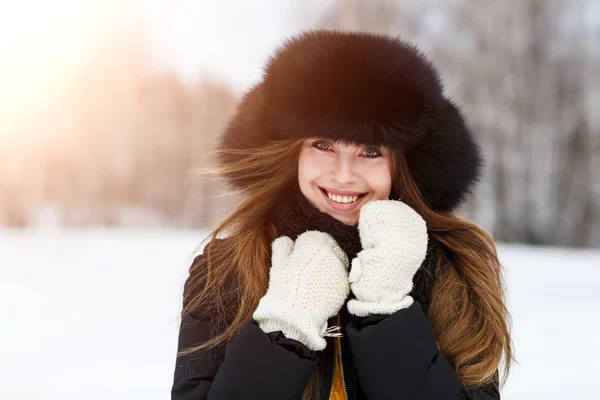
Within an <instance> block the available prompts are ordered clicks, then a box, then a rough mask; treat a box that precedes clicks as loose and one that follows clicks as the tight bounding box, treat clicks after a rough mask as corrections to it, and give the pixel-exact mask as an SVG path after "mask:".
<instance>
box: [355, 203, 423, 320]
mask: <svg viewBox="0 0 600 400" xmlns="http://www.w3.org/2000/svg"><path fill="white" fill-rule="evenodd" d="M358 230H359V234H360V240H361V243H362V247H363V250H362V251H361V252H360V253H358V254H357V256H356V258H355V259H354V260H352V268H351V270H350V276H349V281H350V286H351V288H352V292H353V293H354V296H355V297H356V299H352V300H350V301H349V302H348V311H349V312H350V313H351V314H354V315H356V316H360V317H365V316H368V315H372V314H382V315H391V314H393V313H394V312H396V311H398V310H400V309H402V308H408V307H410V306H411V305H412V303H413V298H412V297H411V296H409V295H408V294H409V293H410V291H411V290H412V286H413V277H414V275H415V273H416V272H417V270H418V269H419V267H420V266H421V263H422V262H423V260H424V259H425V256H426V253H427V240H428V236H427V227H426V225H425V221H424V220H423V218H422V217H421V216H420V215H419V214H417V212H416V211H414V210H413V209H412V208H410V207H409V206H408V205H406V204H405V203H403V202H401V201H396V200H376V201H370V202H368V203H367V204H365V205H364V206H363V207H362V209H361V211H360V216H359V219H358Z"/></svg>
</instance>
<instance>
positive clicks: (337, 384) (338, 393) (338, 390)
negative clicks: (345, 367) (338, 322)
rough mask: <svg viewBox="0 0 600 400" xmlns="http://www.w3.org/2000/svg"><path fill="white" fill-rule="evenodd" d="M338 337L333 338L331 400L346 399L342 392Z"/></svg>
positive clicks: (342, 383)
mask: <svg viewBox="0 0 600 400" xmlns="http://www.w3.org/2000/svg"><path fill="white" fill-rule="evenodd" d="M339 352H340V339H336V340H335V364H334V367H333V382H332V389H331V400H347V399H346V394H345V393H344V382H343V377H342V370H341V367H340V356H339Z"/></svg>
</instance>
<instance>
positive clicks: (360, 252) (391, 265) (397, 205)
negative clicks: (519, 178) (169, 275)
mask: <svg viewBox="0 0 600 400" xmlns="http://www.w3.org/2000/svg"><path fill="white" fill-rule="evenodd" d="M220 154H221V161H222V167H221V169H220V172H221V174H222V175H223V176H224V177H225V178H226V179H227V180H228V181H229V182H230V183H231V184H232V185H233V186H234V187H236V188H238V189H239V190H240V191H241V192H242V193H243V194H244V195H245V197H244V200H243V201H242V202H241V203H240V204H239V206H238V207H237V208H236V209H235V210H234V211H233V213H231V214H230V215H229V216H228V217H227V218H225V220H224V221H223V222H222V223H221V224H220V225H219V226H218V228H217V229H216V230H215V231H214V232H213V234H212V236H211V241H210V242H209V243H208V245H207V246H206V248H205V251H204V254H203V255H201V256H198V257H197V258H196V259H195V260H194V262H193V264H192V266H191V268H190V276H189V278H188V280H187V281H186V285H185V288H184V309H183V313H182V324H181V331H180V337H179V351H180V355H179V357H178V359H177V365H176V370H175V382H174V385H173V389H172V399H177V400H183V399H186V400H201V399H277V400H281V399H301V398H302V399H370V400H378V399H398V398H402V399H461V398H462V399H498V398H500V395H499V389H498V386H499V374H498V367H499V364H500V362H501V357H502V356H503V354H504V356H505V358H504V362H505V369H504V371H505V376H506V374H507V373H508V369H509V368H508V367H509V363H510V360H511V356H512V353H511V343H510V335H509V331H508V323H507V320H508V313H507V310H506V308H505V305H504V302H503V289H502V281H501V267H500V264H499V262H498V258H497V254H496V249H495V246H494V243H493V241H492V239H491V238H490V236H489V235H487V234H486V233H485V232H484V231H483V230H482V229H480V228H478V227H477V226H476V225H475V224H473V223H471V222H469V221H466V220H464V219H461V218H459V217H458V216H456V215H454V214H453V213H452V211H453V210H456V209H457V208H458V206H459V205H460V204H461V203H462V201H463V200H464V199H465V197H466V196H467V194H468V193H469V192H470V190H471V189H472V187H473V185H474V183H475V182H476V180H477V179H478V175H479V171H480V166H481V157H480V152H479V149H478V147H477V145H476V144H475V142H474V138H473V137H472V134H471V132H470V131H469V129H468V128H467V126H466V124H465V122H464V120H463V117H462V116H461V114H460V112H459V110H458V109H457V107H456V106H455V105H454V104H453V103H451V102H450V101H449V100H448V99H447V98H446V97H445V96H444V94H443V90H442V86H441V84H440V79H439V76H438V73H437V72H436V70H435V68H434V66H433V65H432V63H431V62H430V61H428V60H427V59H426V58H425V56H423V55H422V54H421V53H420V52H419V51H418V50H417V49H416V48H415V47H413V46H412V45H410V44H407V43H406V42H403V41H400V40H398V39H394V38H389V37H385V36H379V35H371V34H365V33H342V32H332V31H315V32H307V33H304V34H301V35H299V36H297V37H295V38H292V39H290V40H288V41H287V42H286V43H285V44H284V45H283V46H282V47H281V48H280V49H278V51H277V52H276V54H275V55H274V56H273V57H272V58H271V59H270V60H269V62H268V64H267V66H266V68H265V74H264V77H263V80H262V81H261V82H260V83H259V84H258V85H256V86H255V87H253V88H252V89H251V90H250V91H249V92H248V93H247V94H246V95H245V97H244V99H243V101H242V102H241V104H240V106H239V109H238V112H237V114H236V115H235V117H234V118H233V119H232V121H231V122H230V124H229V126H228V127H227V130H226V132H225V134H224V137H223V140H222V142H221V146H220ZM218 236H219V238H217V237H218ZM223 236H225V238H221V237H223Z"/></svg>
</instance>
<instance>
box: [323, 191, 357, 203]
mask: <svg viewBox="0 0 600 400" xmlns="http://www.w3.org/2000/svg"><path fill="white" fill-rule="evenodd" d="M327 197H329V198H330V199H331V200H333V201H335V202H336V203H354V202H355V201H356V200H358V196H340V195H337V194H332V193H329V192H327Z"/></svg>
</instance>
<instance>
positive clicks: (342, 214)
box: [298, 138, 392, 225]
mask: <svg viewBox="0 0 600 400" xmlns="http://www.w3.org/2000/svg"><path fill="white" fill-rule="evenodd" d="M298 182H299V184H300V190H301V191H302V193H303V194H304V196H306V198H307V199H308V201H309V202H310V203H311V204H312V205H313V206H315V207H316V208H318V209H319V210H321V211H322V212H324V213H327V214H329V215H330V216H332V217H333V218H335V219H337V220H339V221H341V222H343V223H345V224H346V225H356V223H357V222H358V216H359V212H360V208H361V206H362V205H363V204H365V203H366V202H368V201H371V200H382V199H385V198H387V197H388V196H389V195H390V190H391V187H392V174H391V169H390V156H389V152H388V151H387V150H385V149H381V148H377V147H369V146H362V145H352V144H343V143H341V142H332V141H331V140H326V139H319V138H312V139H307V140H305V141H304V144H303V145H302V150H301V151H300V157H299V160H298Z"/></svg>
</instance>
